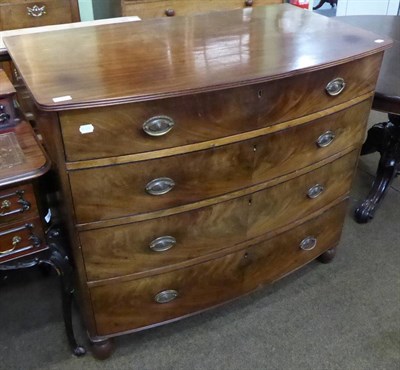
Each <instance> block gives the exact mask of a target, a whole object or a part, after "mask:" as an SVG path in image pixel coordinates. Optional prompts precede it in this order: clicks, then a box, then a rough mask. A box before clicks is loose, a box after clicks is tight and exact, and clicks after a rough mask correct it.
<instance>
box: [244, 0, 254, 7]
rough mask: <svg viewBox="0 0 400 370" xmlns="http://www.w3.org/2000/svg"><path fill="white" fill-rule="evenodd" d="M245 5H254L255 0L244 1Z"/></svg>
mask: <svg viewBox="0 0 400 370" xmlns="http://www.w3.org/2000/svg"><path fill="white" fill-rule="evenodd" d="M244 5H245V6H253V0H246V1H245V2H244Z"/></svg>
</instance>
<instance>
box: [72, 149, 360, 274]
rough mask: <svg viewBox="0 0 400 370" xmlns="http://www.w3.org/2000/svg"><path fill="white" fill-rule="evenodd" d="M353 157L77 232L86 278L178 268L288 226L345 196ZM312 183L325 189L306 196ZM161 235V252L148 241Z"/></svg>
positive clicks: (150, 272) (353, 161)
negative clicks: (190, 207) (169, 240)
mask: <svg viewBox="0 0 400 370" xmlns="http://www.w3.org/2000/svg"><path fill="white" fill-rule="evenodd" d="M357 159H358V151H355V152H352V153H350V154H348V155H346V156H344V157H342V158H341V159H339V160H337V161H334V162H333V163H331V164H329V165H325V166H323V167H321V168H319V169H317V170H314V171H313V172H311V173H307V174H305V175H302V176H300V177H296V178H295V179H293V180H290V181H287V182H285V183H283V184H279V185H277V186H273V187H270V188H268V189H266V190H262V191H259V192H256V193H253V194H249V195H247V196H245V197H240V198H236V199H233V200H231V201H227V202H222V203H219V204H216V205H214V206H209V207H204V208H200V209H197V210H194V211H190V212H183V213H179V214H176V215H172V216H168V217H162V218H156V219H153V220H150V221H144V222H138V223H133V224H128V225H121V226H117V227H112V228H104V229H99V230H93V231H87V232H81V233H80V234H79V239H80V243H81V247H82V253H83V257H84V260H85V266H86V273H87V277H88V280H89V281H93V280H100V279H108V278H112V277H117V276H124V275H129V274H131V275H133V274H135V276H146V275H148V274H154V273H156V272H157V273H159V272H160V271H163V272H165V271H169V270H171V269H177V268H180V266H179V265H180V264H181V263H183V262H187V261H189V260H193V261H192V262H191V263H194V262H195V260H196V261H198V260H199V259H200V260H201V259H202V260H204V259H207V258H208V259H211V258H212V257H211V255H212V254H213V253H215V252H217V251H219V250H222V249H229V248H231V247H232V246H233V245H235V244H237V243H241V242H244V241H245V240H247V239H250V238H255V237H259V236H261V235H263V234H266V233H267V232H270V231H272V230H275V229H277V228H280V227H282V226H284V225H290V224H291V223H292V222H295V221H296V220H298V219H301V218H303V217H305V216H306V215H308V214H311V213H313V212H315V211H317V210H318V209H320V208H323V207H324V206H326V205H328V204H330V203H332V202H333V201H334V200H335V199H338V198H340V197H343V196H344V195H346V194H347V193H348V192H349V190H350V185H351V182H352V178H353V171H354V167H355V164H356V162H357ZM315 184H321V185H323V187H324V191H323V193H322V194H321V195H320V196H319V197H317V198H315V199H310V198H308V197H307V191H308V190H309V188H311V187H312V186H314V185H315ZM165 235H168V236H173V237H174V238H175V239H176V240H177V244H176V246H175V247H173V248H171V249H170V250H168V251H165V252H154V251H152V250H151V249H150V248H149V244H150V243H151V241H153V240H155V239H156V238H159V237H161V236H165ZM110 246H112V248H110ZM207 256H208V257H207ZM140 273H141V274H140Z"/></svg>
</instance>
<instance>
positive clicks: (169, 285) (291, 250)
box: [91, 203, 346, 335]
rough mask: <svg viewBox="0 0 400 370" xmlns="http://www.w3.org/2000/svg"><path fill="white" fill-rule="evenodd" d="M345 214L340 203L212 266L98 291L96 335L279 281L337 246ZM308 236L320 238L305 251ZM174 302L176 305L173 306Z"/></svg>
mask: <svg viewBox="0 0 400 370" xmlns="http://www.w3.org/2000/svg"><path fill="white" fill-rule="evenodd" d="M345 211H346V203H343V204H340V205H339V206H336V207H335V208H333V209H331V210H330V211H328V212H325V213H324V214H323V215H321V216H319V217H317V218H315V219H314V220H312V221H309V222H307V223H304V224H302V225H300V226H298V227H296V228H294V229H292V230H290V231H289V232H287V233H285V234H281V235H278V236H276V237H274V238H272V239H270V240H267V241H265V242H262V243H260V244H258V245H255V246H252V247H249V248H246V249H245V250H242V251H239V252H236V253H232V254H228V255H226V256H224V257H221V258H218V259H215V260H212V261H209V262H205V263H202V264H198V265H194V266H192V267H188V268H185V269H181V270H177V271H173V272H170V273H165V274H160V275H156V276H152V277H148V278H143V279H138V280H134V281H127V282H122V283H121V282H120V283H114V284H109V285H104V286H97V287H93V288H91V297H92V303H93V310H94V316H95V320H96V326H97V334H98V335H108V334H113V333H116V332H121V331H127V330H133V329H138V328H144V327H146V326H149V325H153V324H157V323H162V322H166V321H168V320H173V319H176V318H179V317H182V316H185V315H188V314H192V313H195V312H197V311H201V310H204V309H206V308H209V307H212V306H214V305H217V304H220V303H222V302H225V301H228V300H230V299H233V298H235V297H237V296H240V295H242V294H245V293H247V292H249V291H252V290H254V289H256V288H258V287H259V286H260V285H261V284H265V283H269V282H272V281H274V280H277V279H278V278H280V277H282V276H284V275H285V274H287V273H289V272H291V271H293V270H295V269H296V268H298V267H300V266H302V265H304V264H306V263H307V262H309V261H311V260H313V259H314V258H316V257H317V256H318V255H320V254H321V253H323V252H324V251H325V250H327V249H329V248H332V247H335V246H336V244H337V243H338V241H339V238H340V234H341V229H342V224H343V220H344V216H345ZM307 237H312V238H315V240H316V243H315V244H313V245H311V246H310V247H313V248H312V249H310V250H303V249H301V248H300V244H301V243H302V241H303V240H304V239H305V238H307ZM174 292H176V294H177V296H176V298H175V299H173V297H174V296H175V295H176V294H175V293H174ZM156 299H158V301H159V302H163V301H164V302H165V303H158V302H156ZM169 299H172V300H171V301H169V302H168V300H169Z"/></svg>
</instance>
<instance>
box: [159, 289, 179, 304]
mask: <svg viewBox="0 0 400 370" xmlns="http://www.w3.org/2000/svg"><path fill="white" fill-rule="evenodd" d="M178 295H179V294H178V292H177V291H176V290H174V289H168V290H163V291H162V292H160V293H157V294H156V295H155V297H154V300H155V301H156V302H157V303H168V302H171V301H173V300H174V299H176V298H177V297H178Z"/></svg>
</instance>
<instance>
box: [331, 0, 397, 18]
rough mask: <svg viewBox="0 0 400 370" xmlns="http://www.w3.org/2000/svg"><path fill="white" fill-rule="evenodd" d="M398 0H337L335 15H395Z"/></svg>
mask: <svg viewBox="0 0 400 370" xmlns="http://www.w3.org/2000/svg"><path fill="white" fill-rule="evenodd" d="M399 5H400V0H339V1H338V6H337V12H336V15H397V14H398V11H399Z"/></svg>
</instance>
